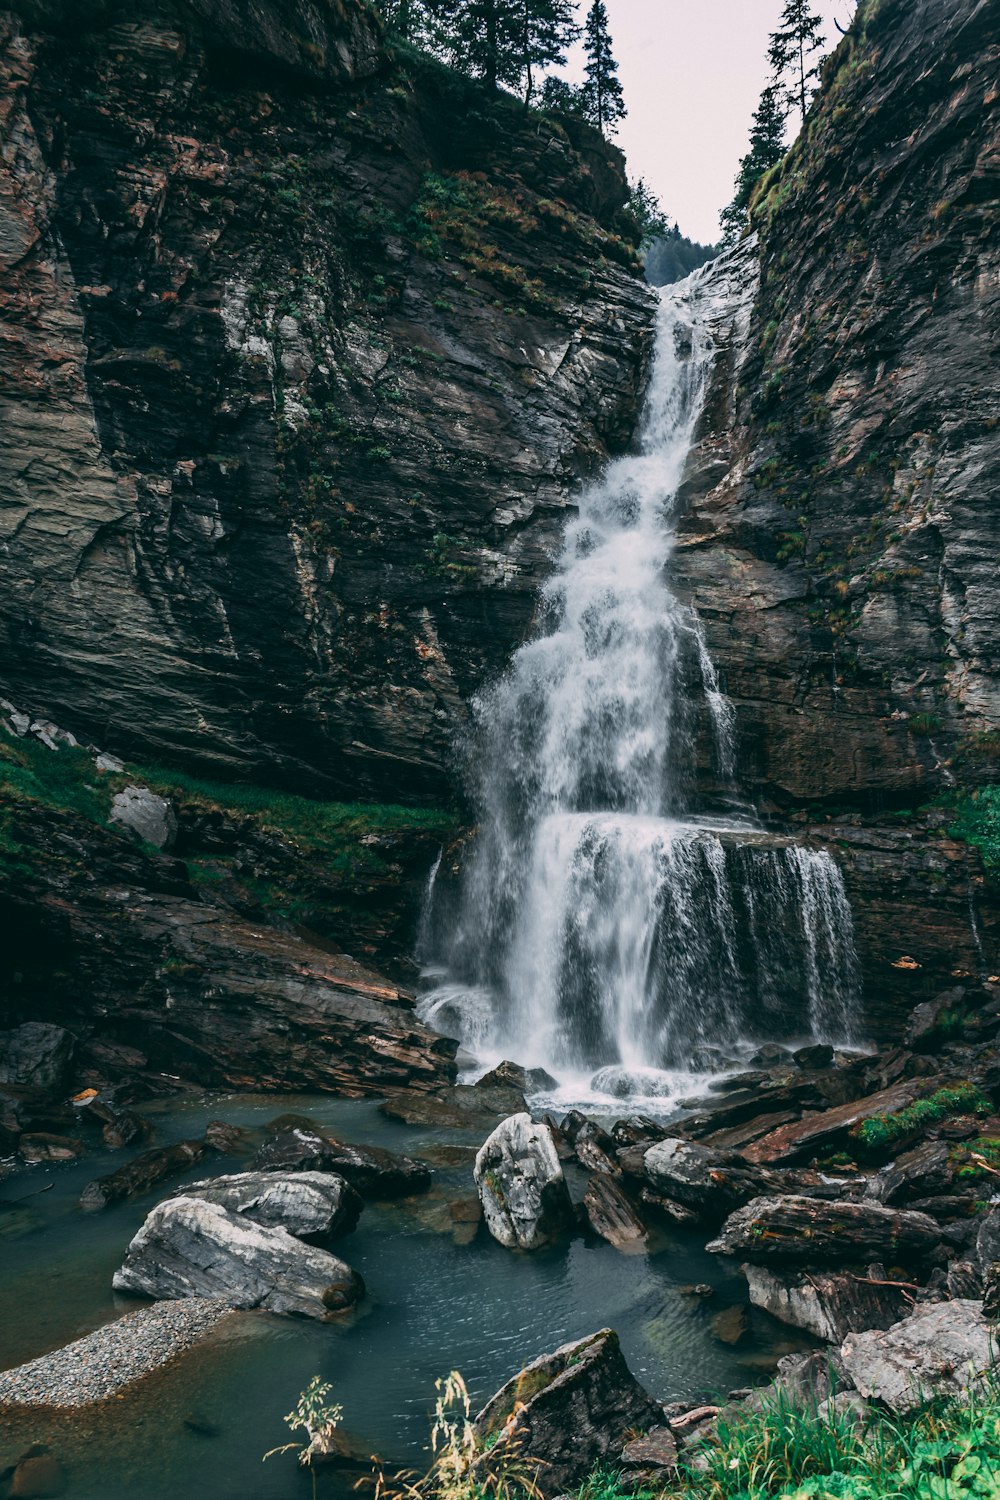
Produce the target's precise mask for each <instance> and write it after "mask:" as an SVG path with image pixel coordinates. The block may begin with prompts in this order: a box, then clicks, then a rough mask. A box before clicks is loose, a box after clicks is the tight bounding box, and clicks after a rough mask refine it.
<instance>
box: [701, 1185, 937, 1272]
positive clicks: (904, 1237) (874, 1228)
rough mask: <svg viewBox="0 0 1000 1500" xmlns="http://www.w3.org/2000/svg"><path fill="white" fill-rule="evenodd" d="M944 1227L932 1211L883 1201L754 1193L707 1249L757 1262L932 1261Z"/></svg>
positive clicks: (862, 1262)
mask: <svg viewBox="0 0 1000 1500" xmlns="http://www.w3.org/2000/svg"><path fill="white" fill-rule="evenodd" d="M940 1244H941V1230H940V1228H939V1226H938V1225H937V1224H935V1222H934V1220H933V1219H932V1218H931V1217H930V1215H929V1214H920V1213H915V1212H913V1211H912V1210H909V1209H893V1208H883V1206H882V1205H881V1204H880V1203H852V1202H847V1201H844V1202H838V1201H834V1202H824V1201H823V1200H822V1199H820V1198H805V1197H801V1196H797V1195H795V1194H788V1195H787V1196H785V1197H782V1198H754V1199H753V1201H752V1202H750V1203H748V1204H746V1206H745V1207H743V1208H738V1209H737V1210H736V1212H735V1213H733V1214H730V1216H729V1218H728V1219H727V1220H726V1222H725V1224H723V1226H722V1229H721V1230H720V1232H719V1234H718V1236H717V1238H716V1239H714V1240H712V1241H711V1242H710V1244H709V1245H708V1246H707V1249H708V1250H710V1251H711V1252H712V1253H714V1254H716V1255H741V1256H745V1257H746V1259H747V1260H749V1261H751V1262H753V1264H755V1265H772V1264H775V1263H778V1262H780V1263H783V1264H786V1265H787V1264H792V1265H800V1266H818V1265H834V1266H845V1265H847V1266H849V1265H858V1264H861V1265H867V1264H868V1262H869V1261H872V1260H882V1259H885V1260H888V1261H889V1262H890V1263H892V1264H897V1263H899V1262H900V1261H902V1263H903V1264H904V1265H908V1264H917V1263H921V1262H923V1261H926V1260H929V1259H930V1258H931V1257H932V1256H933V1255H934V1254H935V1253H936V1252H937V1250H938V1249H939V1247H940Z"/></svg>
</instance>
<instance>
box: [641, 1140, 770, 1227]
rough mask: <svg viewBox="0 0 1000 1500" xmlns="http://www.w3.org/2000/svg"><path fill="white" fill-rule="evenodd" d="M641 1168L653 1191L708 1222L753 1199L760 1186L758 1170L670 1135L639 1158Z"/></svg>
mask: <svg viewBox="0 0 1000 1500" xmlns="http://www.w3.org/2000/svg"><path fill="white" fill-rule="evenodd" d="M643 1171H644V1173H645V1175H646V1178H647V1180H648V1181H649V1182H650V1184H651V1185H652V1187H653V1189H654V1191H655V1192H657V1193H659V1194H661V1195H662V1196H663V1197H665V1198H670V1199H672V1200H673V1201H674V1202H675V1203H683V1204H684V1205H685V1207H687V1208H690V1209H693V1210H694V1211H695V1212H696V1213H697V1214H698V1215H699V1216H700V1217H701V1218H703V1219H704V1220H706V1222H708V1223H713V1222H714V1223H721V1222H722V1220H723V1219H724V1218H725V1217H726V1215H727V1214H728V1213H731V1212H732V1210H733V1209H734V1208H738V1207H739V1206H740V1205H741V1204H743V1203H746V1202H748V1201H749V1199H751V1198H754V1197H756V1196H757V1194H758V1193H759V1192H760V1191H761V1188H762V1186H763V1185H764V1181H765V1178H764V1175H763V1174H762V1173H761V1172H760V1171H750V1170H747V1166H746V1163H745V1162H741V1161H740V1160H739V1158H732V1157H730V1156H728V1155H727V1154H726V1153H725V1152H722V1151H713V1150H712V1149H711V1148H710V1147H708V1146H699V1145H697V1144H696V1143H695V1142H694V1141H682V1140H677V1139H674V1138H671V1139H668V1140H665V1141H658V1142H657V1143H656V1145H654V1146H650V1147H649V1149H648V1151H647V1152H646V1153H645V1156H644V1157H643Z"/></svg>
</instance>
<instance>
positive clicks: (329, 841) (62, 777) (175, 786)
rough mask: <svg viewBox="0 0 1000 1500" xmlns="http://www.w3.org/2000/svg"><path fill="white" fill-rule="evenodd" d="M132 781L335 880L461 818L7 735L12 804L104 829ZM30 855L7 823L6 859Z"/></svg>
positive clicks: (213, 867) (196, 865)
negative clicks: (68, 815) (293, 852)
mask: <svg viewBox="0 0 1000 1500" xmlns="http://www.w3.org/2000/svg"><path fill="white" fill-rule="evenodd" d="M130 783H136V784H138V785H141V786H146V787H149V788H150V789H151V790H152V791H154V792H158V793H159V794H160V795H161V796H164V797H168V798H170V799H171V801H173V802H174V804H175V806H177V807H178V809H179V810H180V809H181V808H182V807H183V806H184V805H187V806H188V807H190V808H191V809H192V810H193V811H195V812H197V810H198V809H203V810H204V811H206V812H210V811H218V812H221V813H223V814H228V815H230V816H231V817H233V818H234V819H237V820H240V821H243V820H250V821H251V822H252V823H253V824H254V825H255V826H256V827H257V828H258V829H259V830H261V831H262V832H265V833H276V834H279V835H281V836H282V837H283V838H285V839H287V840H290V841H291V842H292V843H294V844H295V845H297V846H298V848H300V849H302V850H303V851H309V852H319V853H322V855H323V856H324V871H325V872H326V873H328V874H329V875H330V876H332V877H337V876H345V877H350V878H358V877H364V876H366V875H371V876H373V877H377V876H378V875H380V874H383V873H384V872H385V869H386V858H385V850H384V849H382V850H380V849H379V847H378V846H379V844H380V843H382V842H383V841H389V842H390V843H391V842H392V840H393V838H394V837H395V836H397V835H399V836H403V835H412V834H421V833H425V834H428V835H434V836H436V837H438V838H441V839H444V838H445V837H447V836H448V835H449V834H450V833H452V832H453V831H454V829H455V826H456V817H455V814H454V813H453V812H451V811H449V810H447V809H441V808H426V807H403V806H399V805H397V804H394V803H379V802H322V801H319V800H317V799H315V798H312V797H302V796H297V795H295V794H294V793H291V792H280V791H276V790H274V789H273V788H271V787H263V786H256V785H252V784H249V783H241V782H216V781H209V780H205V779H203V778H200V777H196V776H188V775H186V774H185V773H184V772H181V771H174V770H170V769H167V768H165V767H162V766H154V767H138V766H131V767H129V768H128V769H127V770H126V772H125V773H124V774H122V775H118V774H114V773H108V772H102V771H98V770H96V768H95V766H94V757H93V754H92V753H91V752H90V751H88V750H84V749H74V748H72V747H71V746H67V745H60V747H59V749H58V750H50V749H49V748H48V747H47V746H46V745H43V744H41V743H40V742H39V741H38V740H36V739H34V738H31V737H29V736H26V737H25V738H23V739H13V738H11V736H9V735H7V734H6V733H3V732H2V731H0V795H4V796H5V798H6V800H7V801H8V802H9V804H10V805H11V806H14V807H16V805H17V804H19V803H20V804H24V803H40V804H43V805H44V806H46V807H49V808H53V809H56V810H58V811H63V812H75V813H79V814H81V815H82V816H83V817H85V818H86V819H87V820H88V821H89V822H91V823H96V824H98V825H100V826H103V825H105V824H106V823H107V820H108V816H109V814H110V811H111V801H112V798H113V796H114V794H115V792H117V791H120V790H121V788H122V787H123V786H127V785H129V784H130ZM183 821H184V819H183V817H182V823H183ZM25 852H26V851H25V849H24V846H23V845H22V844H20V843H19V842H18V841H17V839H16V838H15V837H14V835H13V834H12V832H11V827H10V822H9V820H6V819H5V818H3V817H0V853H3V854H6V855H9V856H11V857H15V856H23V855H24V853H25ZM223 863H224V862H223ZM219 864H220V861H219V859H218V858H217V857H213V858H212V859H209V860H206V861H205V862H204V867H202V865H201V864H200V862H199V860H198V859H197V857H195V858H193V859H192V861H191V865H192V878H193V879H194V880H195V881H196V882H197V883H199V884H206V885H209V884H212V883H218V882H221V881H222V880H223V879H224V878H225V877H224V871H223V870H220V869H219Z"/></svg>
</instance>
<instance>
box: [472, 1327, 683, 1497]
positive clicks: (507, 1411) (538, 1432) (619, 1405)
mask: <svg viewBox="0 0 1000 1500" xmlns="http://www.w3.org/2000/svg"><path fill="white" fill-rule="evenodd" d="M662 1426H663V1408H662V1407H661V1406H658V1405H657V1403H656V1402H655V1401H654V1400H653V1399H652V1397H651V1396H649V1395H648V1394H647V1392H646V1391H645V1390H643V1388H642V1386H641V1385H640V1384H639V1382H638V1381H637V1380H636V1378H635V1376H634V1375H633V1374H632V1372H631V1370H630V1369H629V1367H628V1365H627V1364H626V1363H625V1358H624V1356H623V1354H622V1351H621V1346H620V1345H619V1343H618V1335H617V1334H616V1333H615V1332H614V1331H613V1330H612V1329H610V1328H602V1329H601V1330H600V1332H599V1333H594V1334H591V1336H590V1337H589V1338H585V1339H579V1340H578V1341H577V1342H575V1343H572V1344H564V1345H563V1346H562V1348H561V1349H557V1350H556V1351H555V1353H553V1354H543V1355H542V1356H541V1358H540V1359H536V1360H535V1361H534V1363H533V1364H530V1365H528V1367H527V1368H526V1369H524V1370H522V1371H521V1373H520V1374H519V1375H516V1376H515V1377H514V1379H513V1380H510V1381H508V1382H507V1384H506V1385H505V1386H504V1387H503V1389H502V1390H500V1391H498V1392H497V1394H496V1395H495V1396H494V1397H493V1398H492V1400H491V1401H489V1402H488V1403H487V1404H486V1406H485V1407H484V1408H483V1410H482V1411H481V1412H480V1413H479V1416H478V1417H477V1418H476V1429H477V1431H478V1432H479V1435H480V1437H482V1438H483V1439H485V1440H486V1441H487V1442H489V1441H490V1440H493V1441H492V1445H491V1446H490V1448H489V1450H488V1452H487V1453H486V1454H485V1455H484V1457H483V1459H482V1460H481V1465H482V1468H483V1470H484V1473H488V1472H490V1471H491V1469H492V1466H493V1465H494V1464H496V1463H497V1461H498V1460H499V1461H500V1463H502V1461H503V1459H504V1458H505V1457H510V1456H511V1455H513V1454H516V1455H517V1456H518V1457H519V1458H520V1459H521V1460H522V1461H525V1462H526V1461H528V1460H530V1461H531V1466H532V1469H533V1471H534V1466H535V1465H537V1472H533V1475H532V1477H533V1478H534V1479H535V1482H536V1483H537V1485H538V1487H539V1489H540V1490H541V1492H542V1494H543V1495H558V1494H560V1493H561V1492H562V1491H564V1490H569V1489H572V1488H574V1487H575V1486H577V1485H579V1484H580V1483H581V1482H582V1481H583V1480H584V1479H585V1478H586V1477H587V1475H588V1474H589V1473H590V1471H591V1469H592V1468H593V1467H594V1465H595V1464H596V1463H599V1462H600V1461H601V1460H602V1459H606V1458H608V1457H609V1456H611V1455H613V1456H614V1457H617V1456H618V1455H619V1454H620V1453H621V1451H622V1448H623V1447H624V1446H625V1443H626V1442H628V1441H629V1439H631V1438H633V1437H634V1436H635V1434H636V1433H638V1432H648V1431H649V1430H650V1429H651V1428H660V1427H662Z"/></svg>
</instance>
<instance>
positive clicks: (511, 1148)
mask: <svg viewBox="0 0 1000 1500" xmlns="http://www.w3.org/2000/svg"><path fill="white" fill-rule="evenodd" d="M474 1176H475V1180H476V1186H477V1188H478V1189H479V1198H480V1202H481V1203H482V1205H483V1217H484V1218H485V1220H486V1227H487V1229H488V1230H489V1232H490V1234H491V1235H492V1236H493V1238H494V1239H495V1240H497V1241H499V1243H500V1244H501V1245H506V1246H507V1247H508V1249H515V1248H516V1249H519V1250H537V1249H539V1248H540V1247H541V1246H543V1245H550V1244H552V1243H553V1242H554V1241H556V1240H558V1239H561V1238H562V1236H563V1235H564V1234H565V1233H566V1232H567V1231H568V1230H569V1228H570V1226H571V1224H572V1222H573V1208H572V1204H571V1202H570V1196H569V1189H568V1188H567V1186H566V1179H565V1177H564V1176H563V1169H562V1166H561V1164H560V1162H559V1157H558V1154H557V1152H556V1148H555V1144H554V1142H553V1140H552V1133H551V1131H550V1130H549V1127H548V1126H547V1125H545V1124H544V1123H543V1124H536V1123H535V1122H534V1121H533V1120H532V1118H531V1116H530V1115H528V1114H517V1115H512V1116H511V1117H510V1119H509V1120H504V1121H503V1123H502V1124H501V1125H498V1126H497V1128H496V1130H494V1131H493V1133H492V1135H490V1136H489V1137H488V1138H487V1139H486V1141H484V1143H483V1145H482V1146H481V1147H480V1149H479V1153H478V1155H477V1156H476V1166H475V1171H474Z"/></svg>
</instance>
